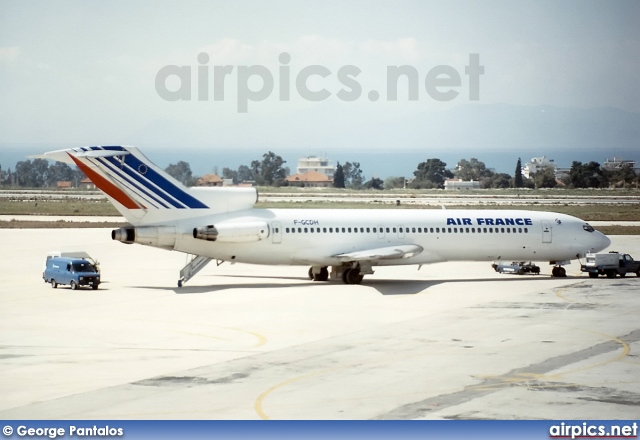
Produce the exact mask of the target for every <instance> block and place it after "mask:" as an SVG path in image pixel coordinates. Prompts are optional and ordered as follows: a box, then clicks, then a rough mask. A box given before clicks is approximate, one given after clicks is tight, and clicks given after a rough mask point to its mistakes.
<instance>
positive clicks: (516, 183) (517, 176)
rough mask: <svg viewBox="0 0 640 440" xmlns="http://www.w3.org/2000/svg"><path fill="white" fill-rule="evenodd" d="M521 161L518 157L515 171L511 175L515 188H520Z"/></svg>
mask: <svg viewBox="0 0 640 440" xmlns="http://www.w3.org/2000/svg"><path fill="white" fill-rule="evenodd" d="M522 183H523V182H522V161H521V160H520V158H518V163H516V172H515V174H514V175H513V186H515V187H516V188H522Z"/></svg>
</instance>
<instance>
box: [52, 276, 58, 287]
mask: <svg viewBox="0 0 640 440" xmlns="http://www.w3.org/2000/svg"><path fill="white" fill-rule="evenodd" d="M51 287H53V288H54V289H57V288H58V283H56V280H54V279H53V278H51Z"/></svg>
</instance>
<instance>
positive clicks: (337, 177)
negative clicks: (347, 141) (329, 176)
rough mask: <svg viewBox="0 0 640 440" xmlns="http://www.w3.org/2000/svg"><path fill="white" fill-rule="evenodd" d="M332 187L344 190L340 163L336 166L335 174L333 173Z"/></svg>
mask: <svg viewBox="0 0 640 440" xmlns="http://www.w3.org/2000/svg"><path fill="white" fill-rule="evenodd" d="M333 186H334V187H335V188H344V170H343V169H342V165H340V162H338V164H337V165H336V172H335V173H333Z"/></svg>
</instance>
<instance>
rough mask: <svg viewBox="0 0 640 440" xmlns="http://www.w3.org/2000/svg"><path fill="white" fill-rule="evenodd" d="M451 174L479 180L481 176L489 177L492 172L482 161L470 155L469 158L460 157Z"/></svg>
mask: <svg viewBox="0 0 640 440" xmlns="http://www.w3.org/2000/svg"><path fill="white" fill-rule="evenodd" d="M453 174H455V176H456V177H457V178H458V179H462V180H476V181H480V180H481V179H482V178H483V177H490V176H491V175H493V174H494V173H493V172H492V171H491V170H488V169H487V167H486V165H485V164H484V162H482V161H479V160H478V159H476V158H475V157H472V158H471V160H466V159H462V160H461V161H460V162H458V166H457V167H456V170H455V171H454V173H453Z"/></svg>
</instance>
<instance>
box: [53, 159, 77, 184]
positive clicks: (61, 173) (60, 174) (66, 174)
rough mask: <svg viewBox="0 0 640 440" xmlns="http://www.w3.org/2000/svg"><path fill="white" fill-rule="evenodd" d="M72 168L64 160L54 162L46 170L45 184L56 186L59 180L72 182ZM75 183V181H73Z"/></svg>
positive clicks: (73, 175)
mask: <svg viewBox="0 0 640 440" xmlns="http://www.w3.org/2000/svg"><path fill="white" fill-rule="evenodd" d="M74 177H75V172H74V170H73V169H72V168H71V167H70V166H69V165H67V164H66V163H64V162H56V163H54V164H53V165H51V166H49V170H48V171H47V186H50V187H51V186H56V184H57V183H58V182H60V181H70V182H74V180H75V179H74ZM75 183H77V182H75Z"/></svg>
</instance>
